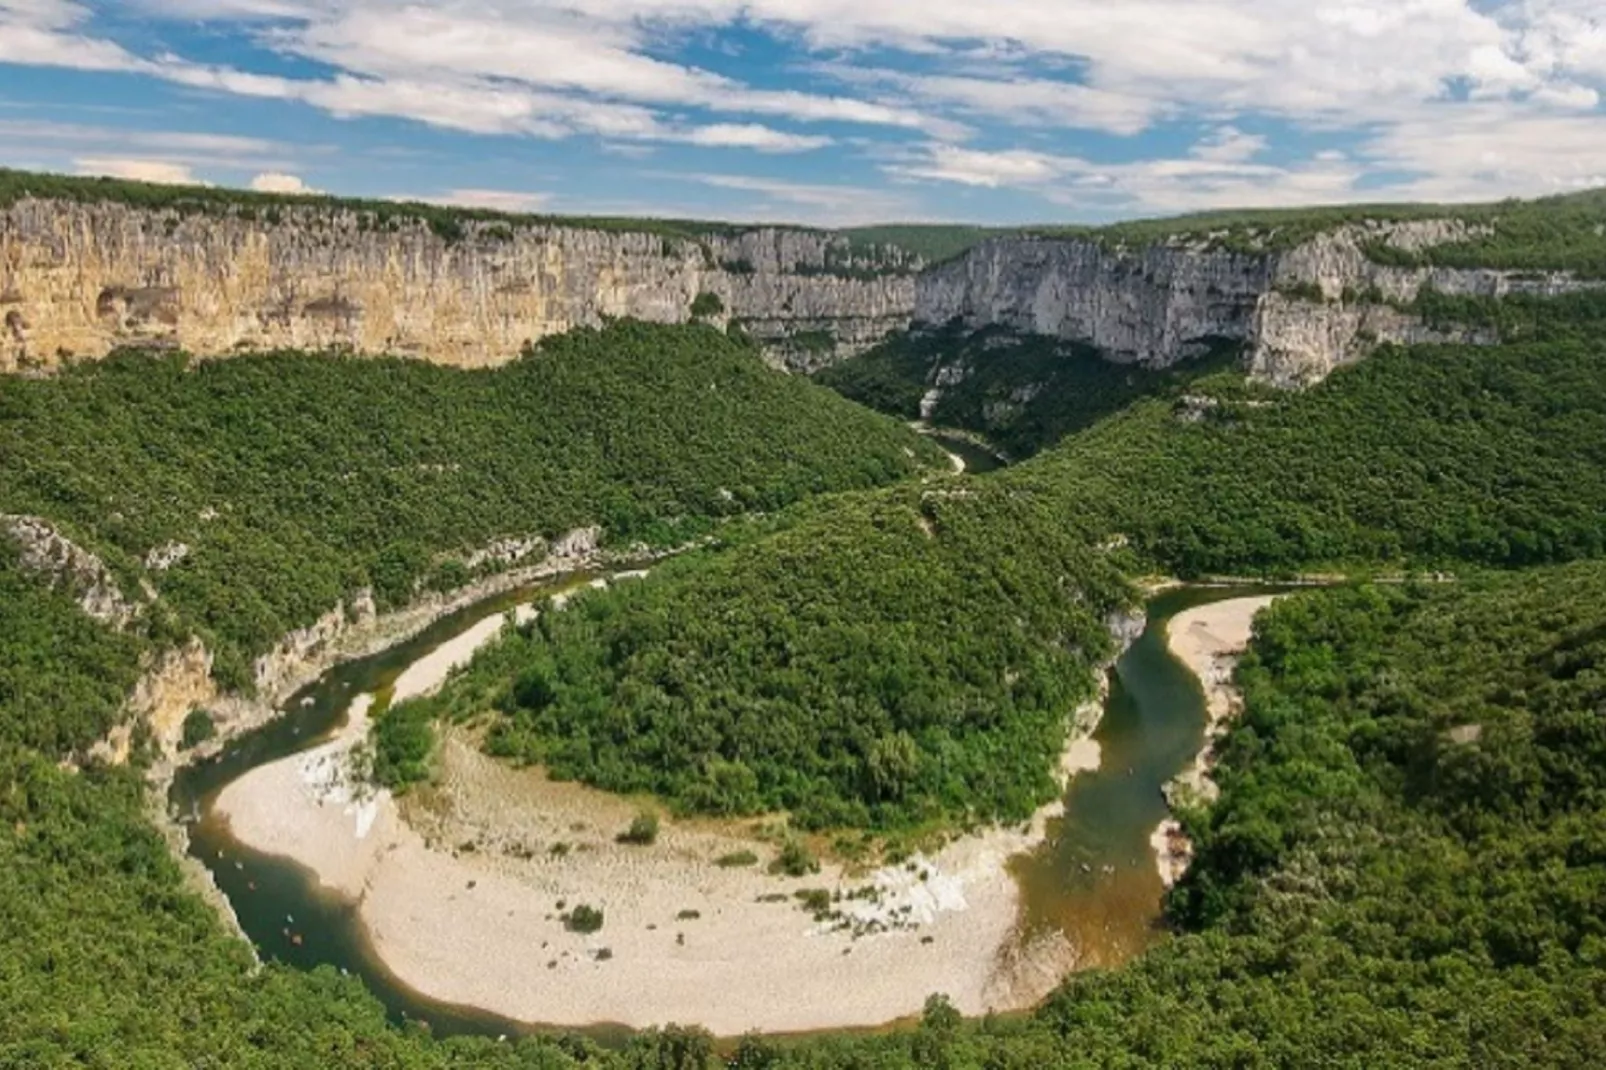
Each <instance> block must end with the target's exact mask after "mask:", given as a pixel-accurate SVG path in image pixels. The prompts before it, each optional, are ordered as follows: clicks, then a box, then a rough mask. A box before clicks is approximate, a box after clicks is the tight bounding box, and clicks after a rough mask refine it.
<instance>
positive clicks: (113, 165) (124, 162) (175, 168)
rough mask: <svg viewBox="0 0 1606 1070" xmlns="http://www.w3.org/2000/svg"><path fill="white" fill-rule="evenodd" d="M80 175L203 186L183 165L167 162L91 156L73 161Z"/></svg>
mask: <svg viewBox="0 0 1606 1070" xmlns="http://www.w3.org/2000/svg"><path fill="white" fill-rule="evenodd" d="M73 162H74V163H75V164H76V165H77V169H78V173H79V174H81V175H105V176H106V177H108V178H126V179H132V180H133V181H135V182H160V183H163V184H166V185H173V186H204V185H206V183H204V182H202V181H201V180H200V179H198V178H196V177H195V173H194V172H193V171H191V170H190V169H189V167H188V166H186V165H185V164H180V163H173V162H171V161H168V160H140V159H121V158H115V157H104V156H91V157H82V158H79V159H77V160H75V161H73Z"/></svg>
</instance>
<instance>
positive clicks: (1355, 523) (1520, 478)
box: [415, 332, 1606, 828]
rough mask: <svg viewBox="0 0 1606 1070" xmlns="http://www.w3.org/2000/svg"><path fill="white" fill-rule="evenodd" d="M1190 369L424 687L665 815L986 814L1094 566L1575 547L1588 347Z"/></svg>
mask: <svg viewBox="0 0 1606 1070" xmlns="http://www.w3.org/2000/svg"><path fill="white" fill-rule="evenodd" d="M1561 333H1562V334H1564V335H1565V332H1561ZM1190 391H1191V393H1190V395H1189V398H1188V399H1187V400H1183V399H1180V398H1177V399H1173V398H1169V397H1167V396H1164V391H1162V396H1159V397H1150V398H1146V399H1144V400H1141V401H1138V402H1136V403H1134V404H1132V405H1130V406H1129V407H1127V408H1126V409H1124V410H1122V411H1120V412H1118V413H1116V414H1115V415H1113V416H1110V417H1109V418H1107V419H1105V420H1102V421H1100V422H1098V423H1097V424H1096V425H1095V426H1093V427H1091V428H1089V429H1088V430H1086V431H1084V432H1082V433H1081V434H1078V435H1075V436H1073V437H1071V438H1070V439H1068V440H1067V441H1066V442H1065V443H1064V444H1062V445H1061V446H1059V447H1057V448H1055V449H1051V450H1048V451H1046V452H1044V453H1043V454H1041V455H1040V456H1039V457H1037V458H1035V459H1034V460H1032V461H1030V462H1028V463H1025V464H1021V465H1018V466H1016V467H1014V468H1011V469H1008V470H1006V471H1004V472H1002V473H999V474H997V475H994V476H990V477H986V478H981V479H966V480H960V481H957V482H956V483H953V484H951V485H948V484H945V485H944V486H943V487H941V488H937V489H933V488H927V489H924V490H921V489H918V488H893V489H889V490H885V491H881V492H878V493H875V494H873V495H868V496H850V497H846V498H844V499H841V500H837V501H830V502H825V503H818V502H816V503H810V504H809V505H807V506H804V507H802V508H800V509H797V510H794V511H793V512H791V513H788V514H785V515H783V516H782V517H780V518H777V519H776V520H775V521H774V522H773V526H774V527H776V528H778V531H777V532H776V533H775V534H771V535H768V536H766V537H763V538H759V539H756V540H749V541H745V542H740V544H739V545H734V546H732V547H731V548H730V549H728V550H726V551H725V552H721V553H709V554H701V555H697V556H695V557H692V558H688V559H686V560H683V561H680V562H677V563H676V564H675V565H674V566H672V567H666V568H662V569H659V570H658V571H657V572H656V573H655V575H654V576H653V577H651V578H650V579H648V580H647V581H645V582H643V583H640V584H632V585H629V586H626V587H623V588H620V589H619V590H617V591H614V592H611V593H609V594H606V595H598V596H591V597H588V598H586V599H584V600H582V601H581V602H580V603H579V604H578V605H576V606H575V607H574V608H573V609H571V610H569V611H568V612H565V613H562V614H556V615H549V616H547V617H544V618H543V621H542V623H540V624H538V625H537V626H535V627H533V628H529V629H526V631H525V632H524V633H523V634H521V635H520V636H519V637H517V638H514V639H509V640H506V641H505V642H503V643H502V644H501V645H500V646H499V647H498V648H496V649H495V650H494V652H493V653H491V654H489V655H486V656H484V657H482V658H481V659H480V661H479V663H478V664H477V665H476V666H475V668H474V669H473V670H472V671H471V672H469V673H468V674H466V675H465V676H464V677H462V678H460V679H459V680H458V681H457V682H456V683H455V684H454V685H453V686H452V687H450V688H449V689H448V691H447V692H446V694H445V695H444V696H443V697H442V698H441V699H440V702H441V703H442V704H443V709H442V711H441V712H445V713H449V714H450V716H452V717H455V718H459V719H469V718H474V717H476V716H478V715H480V714H483V713H488V712H491V711H495V712H496V713H497V714H498V718H497V720H496V723H495V727H494V729H493V730H492V732H491V734H490V739H489V748H490V750H491V751H492V753H495V754H499V755H502V756H506V757H510V758H514V759H517V760H519V761H524V762H532V763H540V764H544V765H547V766H549V767H550V768H551V769H552V770H553V771H554V772H556V773H557V774H558V775H560V776H564V777H574V778H578V779H582V780H584V781H586V782H588V783H591V784H594V785H596V786H599V787H603V788H606V789H609V790H613V791H619V792H655V793H658V794H661V795H663V796H665V797H666V798H668V799H669V800H671V801H672V802H673V803H675V804H676V805H677V806H679V807H680V808H682V809H684V810H691V811H696V812H704V813H717V814H725V813H752V812H761V811H764V810H771V809H784V810H790V811H793V813H794V817H795V818H796V819H798V820H799V821H800V823H802V824H804V825H806V826H808V827H822V826H836V825H849V826H858V827H863V826H869V827H875V828H889V827H890V828H897V827H902V826H908V825H911V824H916V825H917V824H921V823H928V824H930V823H937V824H945V825H961V826H962V825H964V824H967V823H968V822H970V821H972V820H975V819H978V818H980V819H993V818H1002V819H1014V818H1018V817H1020V816H1022V815H1024V814H1025V813H1028V812H1030V810H1031V809H1032V808H1033V807H1034V806H1036V805H1039V804H1041V803H1043V802H1045V801H1048V800H1049V799H1051V798H1052V794H1053V786H1052V783H1051V781H1049V780H1048V779H1047V777H1046V773H1047V771H1048V770H1049V769H1050V768H1051V766H1052V758H1053V755H1054V754H1056V753H1058V752H1059V750H1060V749H1061V746H1062V744H1063V739H1064V732H1065V730H1066V725H1065V715H1066V713H1067V711H1069V710H1070V709H1071V708H1073V707H1074V706H1075V704H1076V699H1077V697H1078V696H1079V695H1083V694H1086V693H1087V689H1088V688H1089V686H1090V684H1091V680H1092V676H1093V672H1092V669H1093V667H1094V666H1096V665H1097V664H1099V661H1100V659H1101V656H1102V655H1103V654H1104V652H1105V649H1106V646H1105V644H1104V643H1103V642H1101V641H1100V640H1099V636H1100V634H1101V633H1102V631H1103V630H1104V624H1103V621H1104V619H1105V617H1107V616H1108V614H1110V613H1111V612H1112V611H1115V610H1118V609H1119V608H1121V607H1122V606H1123V605H1126V604H1130V603H1131V602H1133V601H1134V600H1135V598H1136V595H1135V594H1134V593H1133V592H1132V591H1131V589H1130V588H1129V587H1127V586H1126V585H1125V582H1124V581H1123V580H1122V578H1121V577H1122V576H1123V575H1128V576H1142V575H1171V576H1181V577H1185V578H1199V577H1208V576H1211V575H1256V576H1292V575H1296V574H1299V573H1307V572H1318V571H1325V572H1333V571H1339V572H1347V573H1365V572H1368V571H1379V570H1382V571H1399V570H1417V571H1427V570H1440V569H1443V570H1449V571H1463V570H1466V569H1468V568H1471V569H1477V568H1488V567H1496V568H1522V567H1528V566H1533V565H1540V564H1547V563H1555V562H1564V561H1570V560H1575V559H1581V558H1589V557H1599V556H1602V555H1603V554H1606V346H1602V345H1601V344H1600V343H1599V342H1585V341H1577V340H1573V339H1572V337H1571V336H1570V335H1566V340H1561V341H1548V342H1540V341H1534V342H1529V343H1526V344H1518V345H1510V346H1502V347H1495V348H1483V349H1478V348H1458V347H1421V348H1417V349H1385V350H1383V351H1380V352H1379V353H1378V354H1377V355H1375V356H1374V357H1373V358H1372V359H1370V360H1368V361H1364V362H1362V363H1361V364H1358V365H1355V366H1352V367H1349V368H1345V369H1341V370H1340V371H1338V372H1337V373H1335V374H1334V375H1333V376H1332V377H1331V378H1329V379H1328V380H1327V381H1326V382H1325V383H1323V384H1322V385H1320V386H1318V387H1316V388H1314V389H1311V390H1308V391H1305V392H1301V393H1284V392H1279V391H1275V390H1271V389H1269V388H1259V387H1255V386H1253V385H1251V384H1248V383H1246V382H1245V381H1244V379H1243V377H1242V376H1241V374H1238V373H1234V372H1221V373H1217V374H1215V375H1206V376H1205V377H1203V378H1201V379H1199V380H1198V381H1196V382H1195V383H1193V385H1192V386H1191V387H1190ZM1196 412H1202V416H1200V417H1199V418H1194V415H1193V414H1195V413H1196ZM415 716H417V715H416V714H415Z"/></svg>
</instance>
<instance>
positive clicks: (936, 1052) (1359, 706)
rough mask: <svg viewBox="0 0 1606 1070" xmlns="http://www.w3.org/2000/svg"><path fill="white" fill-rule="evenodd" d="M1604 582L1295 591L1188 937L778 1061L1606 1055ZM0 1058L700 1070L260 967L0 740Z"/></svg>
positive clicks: (1211, 830)
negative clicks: (413, 1016)
mask: <svg viewBox="0 0 1606 1070" xmlns="http://www.w3.org/2000/svg"><path fill="white" fill-rule="evenodd" d="M1602 604H1606V569H1603V568H1602V567H1601V566H1600V565H1599V564H1589V565H1579V566H1571V567H1568V568H1564V569H1560V570H1554V571H1540V572H1527V573H1522V574H1518V575H1514V576H1510V577H1502V578H1497V579H1491V580H1484V581H1478V582H1475V583H1464V584H1461V585H1440V586H1433V587H1416V588H1388V589H1368V588H1361V589H1354V590H1338V591H1331V592H1322V593H1311V594H1305V595H1301V596H1299V597H1298V598H1296V599H1292V600H1289V601H1287V602H1285V603H1283V604H1281V605H1280V606H1279V607H1278V608H1277V609H1276V610H1275V611H1274V612H1273V613H1272V614H1271V615H1269V616H1268V617H1267V618H1265V619H1264V620H1263V621H1262V622H1261V624H1260V626H1259V628H1258V638H1257V640H1256V646H1255V653H1254V655H1253V656H1252V657H1251V658H1250V659H1249V660H1248V662H1247V663H1246V666H1245V668H1244V670H1243V678H1244V681H1245V684H1246V685H1247V700H1248V711H1247V713H1246V715H1245V718H1244V720H1243V721H1242V722H1241V724H1240V725H1239V726H1238V727H1237V728H1236V729H1235V730H1234V731H1233V733H1232V735H1231V736H1230V737H1229V739H1228V742H1227V746H1226V750H1225V757H1224V761H1223V764H1222V767H1221V769H1220V771H1219V775H1220V780H1221V783H1222V786H1223V795H1222V799H1221V801H1220V802H1219V803H1218V804H1217V806H1216V807H1215V808H1214V809H1213V810H1212V811H1211V812H1210V813H1209V814H1201V815H1194V816H1192V817H1191V818H1190V827H1191V829H1192V831H1193V833H1194V834H1195V835H1196V836H1197V837H1198V838H1199V841H1200V844H1201V855H1200V859H1199V861H1198V862H1197V863H1196V864H1195V867H1194V869H1193V870H1192V873H1191V875H1190V877H1189V878H1188V880H1187V881H1186V882H1185V884H1184V885H1183V887H1182V889H1181V891H1180V892H1179V893H1178V895H1177V896H1176V898H1175V899H1174V901H1173V913H1174V917H1175V920H1176V922H1177V924H1178V925H1179V926H1180V928H1181V930H1182V934H1181V935H1180V936H1179V938H1178V939H1175V940H1173V941H1169V942H1167V943H1166V944H1165V945H1163V946H1162V947H1160V948H1159V949H1157V950H1156V951H1153V952H1151V953H1149V954H1148V955H1146V956H1145V957H1144V958H1142V959H1139V960H1137V961H1136V962H1134V963H1132V964H1131V965H1129V966H1127V967H1125V968H1123V969H1119V970H1114V971H1103V972H1096V973H1089V974H1080V975H1074V976H1073V977H1071V978H1070V979H1069V980H1067V982H1066V983H1065V985H1064V987H1063V988H1062V989H1061V990H1060V991H1059V992H1058V993H1057V994H1056V995H1055V996H1054V997H1053V998H1051V999H1050V1000H1049V1002H1048V1003H1047V1004H1046V1005H1045V1006H1044V1007H1043V1008H1042V1009H1041V1010H1040V1011H1038V1012H1037V1013H1036V1014H1034V1015H1032V1016H1029V1017H1026V1018H1021V1019H1013V1020H988V1021H981V1022H974V1023H966V1022H961V1021H959V1020H958V1019H957V1016H956V1015H954V1014H953V1013H952V1012H951V1011H949V1010H947V1009H946V1008H945V1007H944V1006H943V1005H942V1004H941V1003H940V1002H938V1003H934V1004H932V1006H931V1007H930V1008H929V1009H928V1011H927V1014H926V1016H925V1020H924V1022H923V1024H922V1025H921V1026H920V1027H919V1028H918V1029H914V1030H911V1031H908V1032H902V1033H894V1034H892V1035H887V1036H870V1037H837V1038H829V1039H824V1040H811V1041H803V1042H796V1041H793V1042H771V1041H757V1040H749V1041H746V1042H744V1043H743V1044H742V1045H741V1048H740V1050H739V1053H738V1056H737V1061H736V1062H735V1063H734V1064H733V1065H738V1066H769V1067H793V1066H795V1067H813V1068H827V1067H849V1066H857V1067H862V1066H877V1067H886V1068H902V1067H922V1068H924V1067H930V1066H953V1067H983V1066H987V1067H995V1066H1006V1067H1016V1066H1018V1067H1041V1066H1055V1067H1089V1068H1091V1067H1103V1066H1111V1065H1124V1066H1178V1065H1186V1066H1205V1067H1210V1066H1219V1067H1228V1066H1244V1065H1252V1066H1311V1065H1325V1066H1335V1067H1356V1068H1361V1067H1373V1066H1378V1065H1388V1066H1390V1067H1467V1068H1474V1067H1475V1068H1479V1070H1482V1068H1486V1067H1502V1066H1509V1067H1513V1068H1515V1067H1531V1066H1545V1067H1557V1068H1566V1067H1579V1068H1583V1067H1592V1066H1597V1065H1600V1063H1601V1061H1602V1060H1606V1049H1603V1047H1602V1045H1603V1043H1606V1041H1603V1038H1606V957H1603V956H1602V951H1601V948H1602V946H1603V945H1606V932H1603V931H1602V921H1601V919H1602V918H1603V917H1606V901H1603V900H1602V898H1601V895H1602V888H1606V877H1603V875H1606V847H1603V845H1602V843H1601V842H1600V835H1599V829H1600V821H1599V815H1600V807H1601V799H1602V792H1603V790H1606V788H1603V784H1602V770H1603V769H1606V736H1603V734H1602V724H1603V721H1602V717H1601V713H1602V708H1603V705H1602V704H1603V703H1606V677H1603V675H1602V671H1601V668H1600V666H1601V664H1602V659H1603V658H1606V646H1603V640H1602V635H1601V627H1600V609H1599V607H1600V606H1601V605H1602ZM0 827H4V828H5V829H7V830H8V831H7V832H6V834H5V835H3V836H0V893H3V894H0V1007H3V1008H5V1012H6V1013H4V1014H3V1015H0V1065H12V1066H19V1067H22V1066H27V1067H55V1066H66V1065H123V1066H127V1065H153V1066H165V1065H221V1066H232V1065H251V1066H258V1067H285V1068H289V1067H302V1066H308V1065H333V1064H338V1065H341V1066H347V1067H375V1068H377V1067H392V1068H394V1067H418V1068H423V1067H429V1068H435V1067H489V1068H500V1067H514V1066H518V1067H534V1066H540V1067H561V1066H567V1065H573V1064H574V1063H576V1062H577V1061H582V1060H583V1061H584V1062H585V1064H586V1065H591V1066H602V1067H608V1066H619V1067H642V1066H657V1067H688V1068H689V1067H703V1066H707V1065H710V1064H711V1063H712V1062H713V1059H712V1056H711V1045H710V1043H709V1041H708V1040H707V1039H706V1038H703V1037H700V1036H698V1035H696V1034H684V1033H680V1032H671V1033H668V1034H653V1035H648V1036H645V1037H643V1038H640V1039H638V1040H637V1041H635V1042H634V1043H633V1044H632V1046H631V1047H630V1049H628V1050H626V1051H624V1052H618V1053H606V1052H600V1051H598V1050H597V1049H595V1047H594V1046H592V1045H591V1044H589V1043H588V1042H585V1041H576V1040H565V1041H562V1042H561V1043H560V1042H556V1041H553V1040H546V1039H533V1040H527V1041H523V1042H520V1043H517V1044H513V1043H502V1044H498V1043H496V1042H493V1041H489V1040H485V1041H454V1042H449V1043H438V1042H435V1041H433V1040H430V1039H429V1038H428V1037H427V1036H425V1035H423V1034H422V1033H420V1032H403V1031H398V1030H395V1029H393V1028H391V1027H389V1026H387V1025H386V1024H385V1023H384V1019H383V1015H382V1012H381V1010H380V1007H379V1005H378V1004H377V1003H376V1002H375V1001H373V1000H372V998H371V997H369V996H368V995H366V994H365V993H364V992H363V991H362V990H361V986H360V985H359V984H358V982H356V981H355V980H352V979H347V978H342V977H339V976H337V975H336V974H334V973H333V972H331V971H327V970H324V971H319V972H317V973H313V974H310V975H309V974H303V973H298V972H296V971H293V970H290V969H287V968H284V967H280V966H271V965H270V966H268V967H267V968H265V969H263V970H260V971H259V970H255V969H253V968H252V966H251V963H250V961H249V957H248V955H247V954H246V952H245V949H244V948H243V947H242V946H241V945H240V944H239V943H237V942H236V941H235V940H234V939H232V938H231V937H229V936H227V935H225V933H224V931H223V929H222V927H221V924H220V923H219V921H218V920H217V918H216V916H215V915H214V914H213V913H212V911H211V910H210V909H209V908H207V907H206V906H204V905H203V904H202V903H201V901H200V900H199V899H197V898H195V897H194V896H193V895H191V894H190V893H189V892H187V891H184V890H183V889H182V888H181V886H180V882H179V877H178V873H177V869H176V866H175V865H174V863H173V862H172V861H171V859H170V858H169V856H168V854H167V850H166V847H165V846H164V845H163V843H162V842H161V840H160V838H159V837H158V836H157V835H156V834H155V832H154V831H153V830H152V829H151V828H150V826H149V825H148V824H147V823H146V821H145V818H144V814H143V800H142V796H141V791H140V788H139V786H138V784H137V781H136V778H135V775H134V774H133V773H131V772H128V771H113V772H104V773H101V772H93V771H91V772H89V773H85V774H81V775H79V774H71V773H66V772H63V771H61V770H59V769H57V768H56V767H55V765H54V763H53V762H52V761H51V760H49V759H48V758H45V757H43V756H41V755H39V754H38V753H36V752H33V751H29V750H24V749H19V748H18V747H17V746H16V745H14V744H11V743H0Z"/></svg>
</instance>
